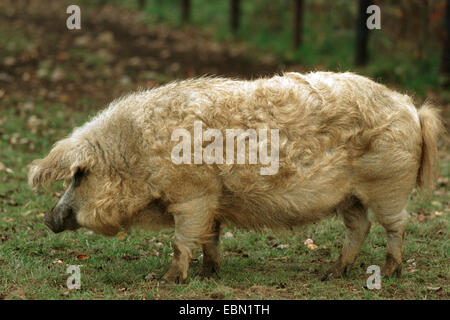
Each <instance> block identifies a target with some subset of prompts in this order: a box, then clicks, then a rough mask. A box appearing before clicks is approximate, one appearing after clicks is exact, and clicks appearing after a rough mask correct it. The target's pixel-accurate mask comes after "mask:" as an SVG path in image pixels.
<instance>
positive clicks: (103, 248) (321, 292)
mask: <svg viewBox="0 0 450 320" xmlns="http://www.w3.org/2000/svg"><path fill="white" fill-rule="evenodd" d="M24 102H25V101H16V102H15V105H14V107H13V108H8V109H6V108H5V105H2V104H1V103H0V110H2V112H1V117H0V119H1V120H0V121H1V125H0V128H1V131H0V132H1V134H0V148H1V158H0V161H1V162H2V163H3V164H4V165H5V166H6V168H8V170H3V171H0V239H1V240H0V241H1V242H0V275H1V277H0V296H2V297H3V298H7V299H24V298H27V299H164V298H169V299H185V298H207V299H208V298H211V297H220V298H225V299H235V298H241V299H268V298H274V299H386V298H387V299H434V298H440V299H442V298H444V299H445V298H446V299H448V298H449V294H448V290H449V278H448V277H449V274H450V270H449V264H448V259H449V253H450V243H449V238H448V231H449V227H448V218H449V215H450V208H449V200H450V194H449V192H448V190H447V189H446V188H445V187H443V188H441V189H439V190H438V192H437V193H436V194H435V195H434V196H433V199H432V202H420V201H419V200H418V198H416V197H413V200H412V201H411V202H410V204H409V209H410V212H412V213H417V212H419V211H421V212H426V213H431V215H428V216H425V217H426V218H427V219H426V221H424V222H419V221H412V222H411V223H410V224H409V226H408V229H407V236H406V245H405V253H404V272H403V276H402V278H401V279H395V278H394V279H385V280H384V281H383V283H382V289H381V290H379V291H370V290H367V289H365V288H364V286H365V285H366V279H367V277H368V275H366V273H365V271H366V269H367V267H368V266H369V265H372V264H375V265H382V264H383V261H384V252H385V244H386V240H385V235H384V230H383V228H382V227H381V226H380V225H379V224H377V223H375V224H374V226H373V227H372V230H371V233H370V235H369V237H368V239H367V240H366V242H365V243H364V245H363V247H362V250H361V254H360V256H359V258H358V260H357V262H356V263H355V265H354V268H353V270H352V271H351V273H350V275H349V277H348V278H347V279H335V280H330V281H326V282H321V281H319V278H320V275H321V274H322V273H323V272H325V270H326V268H327V267H329V265H330V264H331V263H332V262H333V260H334V259H336V258H337V256H338V255H339V248H340V245H341V243H342V239H343V235H344V227H343V224H342V222H341V220H340V219H338V218H337V217H332V218H330V219H327V220H325V221H322V222H320V223H317V224H313V225H309V226H306V227H303V228H298V229H296V230H293V231H286V232H282V233H273V232H269V231H268V232H262V233H255V232H247V231H244V230H238V229H229V228H228V229H226V230H225V231H231V232H232V233H233V235H234V238H231V239H223V240H222V253H223V258H222V265H221V268H222V269H221V272H220V278H213V279H203V278H201V277H200V275H199V272H200V267H201V261H202V258H201V256H200V254H201V251H200V250H198V251H196V252H195V254H194V261H193V262H192V263H191V268H190V271H189V281H188V282H187V284H183V285H170V284H166V285H164V284H160V283H159V282H158V278H159V277H160V276H162V275H163V274H164V272H165V271H166V270H167V269H168V267H169V265H170V261H171V255H170V254H171V237H172V234H173V231H172V230H163V231H161V232H159V233H156V232H151V231H143V230H136V231H133V232H131V233H128V234H123V236H121V237H112V238H106V237H103V236H100V235H96V234H92V233H91V232H88V230H85V229H81V230H79V231H77V232H65V233H61V234H57V235H56V234H53V233H52V232H51V231H50V230H48V229H47V228H46V227H45V226H44V224H43V217H42V213H43V212H46V211H47V210H49V209H50V208H51V207H52V205H53V204H54V203H55V202H56V200H57V198H58V196H59V193H60V192H61V191H62V186H61V184H57V185H56V186H53V187H51V188H49V189H48V190H41V191H39V192H38V193H37V194H34V193H33V192H32V191H31V190H30V189H29V188H28V186H27V184H26V174H27V164H28V163H29V162H30V161H32V160H33V159H35V158H38V157H41V156H44V155H45V154H46V153H47V152H48V150H49V149H50V147H51V145H52V143H54V142H55V141H57V140H58V139H60V138H62V137H64V136H65V135H66V134H67V133H69V132H70V130H71V129H72V127H74V126H77V125H79V124H81V123H82V122H84V121H86V120H87V119H88V118H89V116H90V114H86V113H83V112H73V111H70V110H64V109H63V106H62V105H58V104H52V105H47V104H45V103H44V102H42V101H38V100H36V101H33V103H34V108H32V109H31V110H30V109H26V110H25V109H24V108H23V105H24ZM30 117H35V119H36V118H37V119H38V121H37V122H36V120H34V122H33V121H32V120H30ZM33 123H37V125H36V124H33ZM449 165H450V163H449V161H448V158H447V160H446V161H443V163H442V172H443V173H445V176H447V177H450V173H449V171H450V170H449ZM9 169H10V170H9ZM436 211H438V212H441V213H442V215H433V214H432V213H434V212H436ZM413 220H414V218H413ZM307 238H311V239H313V240H314V242H315V243H316V244H317V245H318V246H319V247H318V248H317V249H316V250H310V249H308V248H307V247H306V246H305V245H304V244H303V243H304V241H305V239H307ZM274 240H275V241H276V242H277V243H278V244H287V245H289V247H288V248H286V249H277V248H276V247H273V246H271V245H270V244H269V243H270V241H272V242H273V241H274ZM160 243H162V245H161V244H160ZM83 255H84V256H83ZM85 256H88V258H87V259H83V257H84V258H86V257H85ZM411 259H414V261H411ZM408 261H409V262H408ZM412 263H415V264H416V267H415V270H413V271H414V272H411V266H412ZM68 265H82V266H81V281H82V283H81V289H80V290H72V291H70V293H69V294H68V295H64V294H65V292H67V291H68V290H67V288H66V281H67V278H68V277H69V274H66V269H67V266H68ZM152 272H154V273H155V276H156V279H146V276H147V275H148V274H150V273H152ZM427 287H442V289H441V290H439V291H437V292H434V291H430V290H429V289H427Z"/></svg>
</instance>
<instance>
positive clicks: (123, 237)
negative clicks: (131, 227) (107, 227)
mask: <svg viewBox="0 0 450 320" xmlns="http://www.w3.org/2000/svg"><path fill="white" fill-rule="evenodd" d="M116 237H117V238H118V239H125V238H126V236H125V234H123V233H119V234H118V235H117V236H116Z"/></svg>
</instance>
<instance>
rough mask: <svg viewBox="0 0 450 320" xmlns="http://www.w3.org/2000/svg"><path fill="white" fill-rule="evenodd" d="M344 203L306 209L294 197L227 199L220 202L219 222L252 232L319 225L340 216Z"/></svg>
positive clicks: (308, 206)
mask: <svg viewBox="0 0 450 320" xmlns="http://www.w3.org/2000/svg"><path fill="white" fill-rule="evenodd" d="M340 202H341V199H339V200H335V201H331V202H325V203H320V202H318V203H317V204H315V205H310V204H308V205H305V204H304V203H302V199H292V198H291V197H283V196H280V197H275V198H273V197H272V198H263V197H251V196H248V197H246V198H245V199H244V198H241V197H237V196H236V195H234V196H233V195H231V196H227V197H225V198H224V199H222V201H221V202H220V206H219V210H218V213H217V217H218V219H219V220H221V221H223V222H226V223H231V224H234V225H237V226H239V227H244V228H250V229H261V228H272V229H278V228H289V227H292V226H294V225H301V224H307V223H312V222H315V221H319V220H321V219H323V218H325V217H327V216H329V215H330V214H332V213H334V212H336V208H337V206H338V205H339V203H340Z"/></svg>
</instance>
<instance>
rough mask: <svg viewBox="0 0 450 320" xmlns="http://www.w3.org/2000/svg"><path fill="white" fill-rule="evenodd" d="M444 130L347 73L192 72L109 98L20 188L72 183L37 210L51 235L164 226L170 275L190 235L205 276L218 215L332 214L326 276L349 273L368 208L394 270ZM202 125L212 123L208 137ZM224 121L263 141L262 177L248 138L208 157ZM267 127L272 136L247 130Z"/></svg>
mask: <svg viewBox="0 0 450 320" xmlns="http://www.w3.org/2000/svg"><path fill="white" fill-rule="evenodd" d="M196 123H197V125H198V124H199V123H200V125H201V126H202V129H203V133H202V135H203V136H198V133H195V132H194V131H195V128H194V127H195V124H196ZM441 128H442V123H441V121H440V120H439V117H438V115H437V111H436V110H435V109H433V108H432V107H429V106H422V107H421V108H420V110H418V111H417V110H416V108H415V107H414V105H413V102H412V100H411V99H410V98H409V97H408V96H406V95H402V94H400V93H397V92H394V91H392V90H390V89H388V88H386V87H385V86H383V85H381V84H378V83H375V82H373V81H371V80H369V79H367V78H364V77H361V76H358V75H355V74H351V73H328V72H316V73H310V74H307V75H302V74H298V73H285V74H284V75H283V76H274V77H272V78H267V79H258V80H253V81H238V80H231V79H223V78H200V79H192V80H185V81H179V82H173V83H170V84H167V85H165V86H162V87H159V88H155V89H150V90H145V91H140V92H136V93H133V94H130V95H128V96H126V97H123V98H121V99H119V100H116V101H114V102H112V103H111V104H110V105H109V107H108V108H107V109H106V110H104V111H103V112H101V113H100V114H98V115H97V116H96V117H95V118H94V119H93V120H91V121H90V122H88V123H86V124H85V125H83V126H82V127H80V128H77V129H75V130H74V132H73V133H72V134H71V135H70V136H69V137H68V138H66V139H63V140H61V141H59V142H57V143H56V144H55V146H54V147H53V149H52V150H51V151H50V153H49V154H48V155H47V157H46V158H44V159H39V160H35V161H34V162H33V163H32V164H31V168H30V172H29V185H30V186H31V187H32V188H33V189H36V188H38V186H40V185H44V184H49V183H52V182H54V181H56V180H61V179H65V180H67V181H68V182H69V187H68V189H67V190H66V192H65V193H64V195H63V196H62V198H61V199H60V200H59V202H58V203H57V204H56V206H55V207H54V208H53V209H52V210H51V212H49V213H47V214H46V216H45V218H44V220H45V224H46V225H47V226H48V227H49V228H50V229H52V230H53V231H54V232H60V231H63V230H67V229H70V230H75V229H77V228H79V227H86V228H89V229H91V230H93V231H95V232H98V233H102V234H105V235H114V234H116V233H117V232H118V231H119V230H121V229H122V228H125V229H126V228H129V227H131V226H136V225H137V226H144V225H146V226H154V227H156V226H170V225H173V226H174V228H175V235H174V243H173V252H174V255H173V261H172V265H171V267H170V268H169V270H168V272H167V273H166V274H165V275H164V277H163V279H164V280H166V281H176V282H181V281H184V280H186V278H187V272H188V267H189V261H190V259H191V256H192V250H193V249H194V248H195V247H197V246H202V249H203V253H204V254H203V257H204V258H203V272H204V274H205V275H208V274H211V273H214V272H217V271H218V268H219V256H220V253H219V235H220V229H221V225H223V223H230V224H234V225H237V226H240V227H244V228H250V229H257V230H258V229H264V228H274V229H275V228H285V227H291V226H294V225H300V224H305V223H311V222H314V221H318V220H321V219H323V218H325V217H327V216H329V215H331V214H333V213H335V212H338V213H339V214H340V215H341V216H342V217H343V220H344V224H345V226H346V235H345V240H344V244H343V248H342V252H341V255H340V257H339V259H338V261H337V262H336V263H335V264H334V265H333V266H332V267H331V268H330V269H329V271H328V272H327V274H326V275H325V277H327V276H332V275H340V274H345V273H346V272H348V270H349V268H350V267H351V265H352V263H353V262H354V261H355V259H356V256H357V254H358V252H359V250H360V247H361V244H362V243H363V241H364V239H365V238H366V236H367V234H368V232H369V229H370V222H369V218H368V208H371V209H372V210H373V212H374V215H375V217H376V218H377V220H378V221H379V222H380V223H381V225H382V226H383V227H384V228H385V229H386V232H387V254H386V263H385V265H384V267H383V269H382V272H383V274H385V275H387V276H389V275H392V274H398V273H399V272H400V271H401V265H402V247H403V241H404V234H405V229H406V225H407V222H408V214H407V212H406V210H405V206H406V204H407V201H408V197H409V195H410V193H411V191H412V190H413V188H414V187H415V186H416V185H417V186H419V187H421V189H425V190H431V189H432V187H433V184H434V181H435V179H436V175H437V174H438V170H439V168H438V151H437V139H438V135H439V132H440V130H441ZM206 129H214V130H215V131H210V132H209V133H211V132H212V133H214V132H215V134H212V135H211V134H209V137H205V136H204V135H205V130H206ZM229 129H236V130H239V129H240V130H242V131H240V133H243V134H244V136H242V135H238V137H236V139H239V137H240V138H242V139H241V142H242V141H243V140H245V141H247V140H248V141H249V143H250V140H252V141H253V142H255V141H256V148H259V149H258V150H259V152H260V154H261V151H264V148H263V147H267V148H266V149H267V150H266V151H267V152H268V154H269V153H270V151H271V152H272V155H275V154H276V156H277V157H276V159H275V158H274V159H273V160H275V161H276V162H277V163H276V165H273V163H272V165H273V168H274V170H273V172H272V173H271V174H262V169H264V168H266V169H267V168H268V167H269V165H270V164H268V163H267V162H266V163H264V164H263V163H262V162H261V161H258V159H256V160H257V161H256V163H255V159H254V158H253V159H252V157H250V156H251V153H250V151H255V150H254V148H255V145H254V146H253V147H249V148H248V149H249V152H248V154H247V153H246V154H245V155H244V157H242V155H239V152H236V153H235V154H234V156H233V154H232V155H231V156H230V154H229V153H228V152H233V151H236V150H237V149H236V146H235V145H234V141H233V145H232V146H231V147H229V146H226V147H224V148H223V149H220V148H215V149H214V150H215V151H214V152H212V153H210V154H209V158H208V156H207V155H206V148H208V145H211V144H213V143H217V144H216V145H215V147H217V146H219V147H220V143H222V142H223V140H224V139H223V137H228V136H227V133H228V131H227V130H229ZM250 129H252V130H254V131H251V130H250ZM264 129H268V130H269V131H270V130H276V131H272V132H276V133H277V135H273V136H270V137H269V135H267V138H261V136H257V137H256V139H257V140H255V139H253V138H255V137H254V136H252V135H251V133H252V132H253V133H254V132H258V133H260V132H263V131H261V130H264ZM176 130H181V131H179V132H181V134H174V132H176ZM257 130H259V131H257ZM186 133H188V134H190V137H191V138H192V136H194V138H192V139H193V144H194V146H192V144H189V143H188V144H187V146H188V147H187V149H186V148H184V149H183V148H180V143H187V142H191V141H187V140H186V141H184V139H188V138H189V135H186ZM217 133H219V134H222V139H219V138H220V137H219V136H217ZM213 136H214V137H215V139H216V141H212V140H213V139H212V137H213ZM199 139H200V140H199ZM220 140H222V141H220ZM275 142H276V144H277V145H276V146H275ZM272 146H275V147H276V148H271V147H272ZM198 147H200V148H202V149H201V150H200V154H199V153H198ZM191 148H193V149H191ZM195 148H197V150H194V149H195ZM174 150H178V151H180V150H182V151H180V152H179V153H177V152H174ZM202 150H203V151H202ZM220 150H223V151H220ZM245 150H246V149H245ZM241 151H242V150H241ZM202 152H203V154H202ZM227 153H228V154H227ZM177 154H178V155H179V156H180V157H181V159H184V161H180V159H179V158H177V157H176V155H177ZM174 155H175V157H174ZM202 155H203V156H204V157H203V158H202ZM256 155H258V154H256ZM196 157H197V158H196ZM211 157H212V158H213V160H217V161H211ZM233 157H234V158H233ZM239 157H241V158H240V160H241V161H240V162H239V161H237V160H236V159H238V158H239ZM196 159H197V160H196ZM199 159H200V160H201V161H198V160H199ZM221 159H223V161H221ZM261 159H262V158H261ZM233 160H235V161H234V162H233ZM242 160H244V161H242ZM251 160H253V161H251Z"/></svg>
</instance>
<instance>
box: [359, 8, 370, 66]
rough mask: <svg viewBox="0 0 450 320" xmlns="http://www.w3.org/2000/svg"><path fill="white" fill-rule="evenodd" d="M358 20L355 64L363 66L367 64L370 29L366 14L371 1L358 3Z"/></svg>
mask: <svg viewBox="0 0 450 320" xmlns="http://www.w3.org/2000/svg"><path fill="white" fill-rule="evenodd" d="M358 5H359V8H358V19H357V22H356V51H355V64H356V65H357V66H363V65H366V64H367V61H368V54H367V43H368V40H369V29H368V28H367V25H366V22H367V18H368V15H367V13H366V10H367V7H368V6H369V5H370V0H359V1H358Z"/></svg>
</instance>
